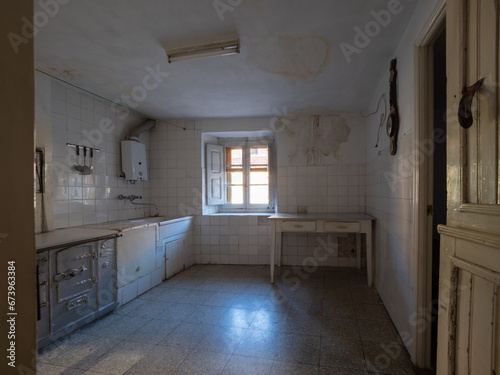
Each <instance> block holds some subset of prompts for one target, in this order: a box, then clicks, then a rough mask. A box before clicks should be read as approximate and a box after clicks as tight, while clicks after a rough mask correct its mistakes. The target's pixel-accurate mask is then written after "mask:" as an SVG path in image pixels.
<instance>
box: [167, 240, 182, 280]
mask: <svg viewBox="0 0 500 375" xmlns="http://www.w3.org/2000/svg"><path fill="white" fill-rule="evenodd" d="M185 247H186V246H185V239H184V238H183V237H171V238H169V239H168V240H166V241H165V274H166V275H165V276H166V278H167V279H168V278H170V277H172V276H174V275H175V274H177V273H179V272H181V271H182V270H183V269H184V258H185V256H184V253H185V252H184V249H185Z"/></svg>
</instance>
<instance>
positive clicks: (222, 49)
mask: <svg viewBox="0 0 500 375" xmlns="http://www.w3.org/2000/svg"><path fill="white" fill-rule="evenodd" d="M236 53H240V41H239V40H233V41H229V42H221V43H212V44H205V45H202V46H195V47H189V48H184V49H178V50H174V51H171V52H167V57H168V62H169V63H172V62H174V61H182V60H189V59H201V58H204V57H211V56H227V55H234V54H236Z"/></svg>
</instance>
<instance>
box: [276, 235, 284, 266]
mask: <svg viewBox="0 0 500 375" xmlns="http://www.w3.org/2000/svg"><path fill="white" fill-rule="evenodd" d="M277 234H278V238H277V239H276V253H277V254H278V259H277V263H278V267H281V248H282V245H281V244H282V240H283V232H278V233H277Z"/></svg>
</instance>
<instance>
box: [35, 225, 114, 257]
mask: <svg viewBox="0 0 500 375" xmlns="http://www.w3.org/2000/svg"><path fill="white" fill-rule="evenodd" d="M118 236H119V234H118V232H117V231H116V230H111V229H99V228H88V227H86V228H84V227H75V228H66V229H57V230H55V231H52V232H46V233H40V234H37V235H36V236H35V243H36V250H37V253H38V252H42V251H46V250H51V249H57V248H60V247H66V246H71V245H76V244H79V243H85V242H90V241H96V240H102V239H106V238H115V237H118Z"/></svg>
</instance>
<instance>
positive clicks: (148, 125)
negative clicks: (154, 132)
mask: <svg viewBox="0 0 500 375" xmlns="http://www.w3.org/2000/svg"><path fill="white" fill-rule="evenodd" d="M156 124H157V121H156V120H146V121H144V122H143V123H142V124H140V125H138V126H136V127H135V128H133V129H132V131H131V132H130V134H129V136H128V137H127V139H128V140H130V141H136V142H139V135H140V134H141V133H143V132H145V131H147V130H151V129H153V128H154V127H155V126H156Z"/></svg>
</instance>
